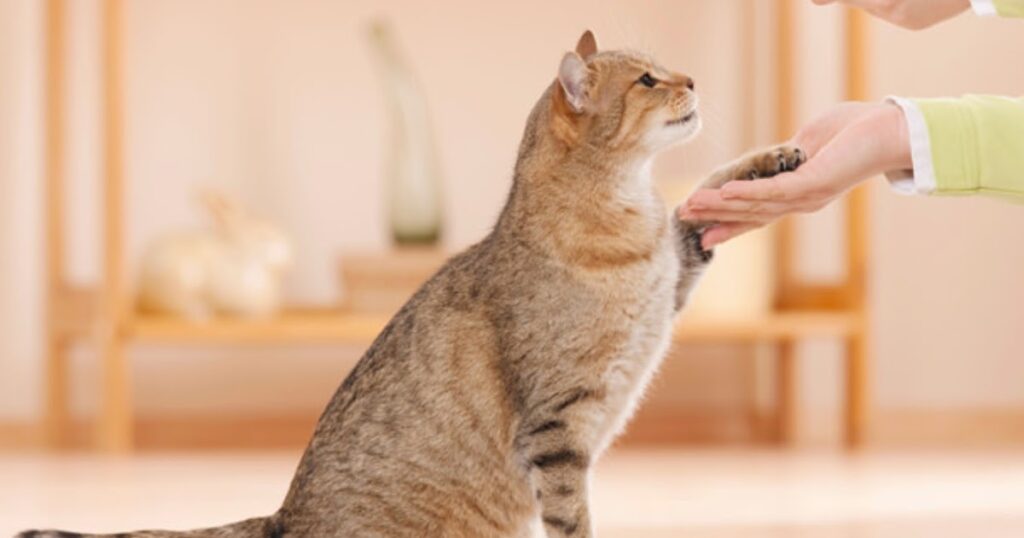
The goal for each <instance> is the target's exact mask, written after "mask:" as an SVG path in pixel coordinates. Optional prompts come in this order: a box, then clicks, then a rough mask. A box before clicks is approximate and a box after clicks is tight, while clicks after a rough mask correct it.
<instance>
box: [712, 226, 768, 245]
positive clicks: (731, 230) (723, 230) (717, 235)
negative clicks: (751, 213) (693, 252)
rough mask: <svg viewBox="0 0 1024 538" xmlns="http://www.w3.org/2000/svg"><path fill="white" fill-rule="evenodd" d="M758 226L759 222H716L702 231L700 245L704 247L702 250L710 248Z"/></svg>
mask: <svg viewBox="0 0 1024 538" xmlns="http://www.w3.org/2000/svg"><path fill="white" fill-rule="evenodd" d="M760 227H761V225H760V224H751V223H746V222H726V223H722V224H716V225H714V226H712V227H710V228H708V229H707V230H705V231H704V235H703V236H702V237H701V241H700V246H701V247H702V248H704V250H710V249H711V248H713V247H714V246H715V245H720V244H722V243H724V242H726V241H728V240H730V239H732V238H733V237H736V236H737V235H741V234H744V233H747V232H749V231H752V230H756V229H758V228H760Z"/></svg>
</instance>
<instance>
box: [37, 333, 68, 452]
mask: <svg viewBox="0 0 1024 538" xmlns="http://www.w3.org/2000/svg"><path fill="white" fill-rule="evenodd" d="M68 377H69V376H68V341H67V339H66V338H64V337H61V336H49V337H47V339H46V411H45V413H46V414H45V415H44V418H43V435H44V436H45V439H44V441H45V443H46V446H47V447H48V448H50V449H53V450H59V449H64V448H68V446H69V445H70V440H69V435H68V434H69V429H70V427H71V412H70V406H69V403H68Z"/></svg>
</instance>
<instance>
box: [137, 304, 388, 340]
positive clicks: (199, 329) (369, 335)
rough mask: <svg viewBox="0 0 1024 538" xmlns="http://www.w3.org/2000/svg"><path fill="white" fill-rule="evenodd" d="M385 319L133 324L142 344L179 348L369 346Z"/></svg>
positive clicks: (151, 319) (299, 316) (311, 315)
mask: <svg viewBox="0 0 1024 538" xmlns="http://www.w3.org/2000/svg"><path fill="white" fill-rule="evenodd" d="M387 321H388V318H387V317H386V316H370V315H358V314H348V313H345V312H341V311H337V310H327V309H324V310H312V309H303V310H287V311H285V312H283V313H281V314H280V315H278V316H276V317H273V318H269V319H230V318H215V319H211V320H209V321H202V322H199V321H189V320H185V319H179V318H173V317H166V316H152V315H141V314H140V315H138V316H136V317H135V318H134V319H133V320H132V321H131V322H130V323H129V325H128V338H130V339H132V340H134V341H137V342H156V343H160V342H163V343H177V344H205V343H213V344H275V343H276V344H369V343H370V342H372V341H373V339H374V338H376V337H377V334H378V333H380V331H381V329H383V328H384V325H385V324H386V323H387Z"/></svg>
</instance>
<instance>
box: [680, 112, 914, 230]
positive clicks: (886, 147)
mask: <svg viewBox="0 0 1024 538" xmlns="http://www.w3.org/2000/svg"><path fill="white" fill-rule="evenodd" d="M789 144H790V145H794V146H796V147H798V148H800V149H802V150H803V151H804V152H805V153H806V154H807V156H808V160H807V162H806V163H804V164H803V166H801V167H800V168H798V169H797V170H796V171H795V172H790V173H784V174H780V175H777V176H775V177H772V178H766V179H756V180H752V181H750V180H736V181H730V182H728V183H726V184H725V185H723V186H722V187H721V188H720V189H700V190H698V191H696V192H694V193H693V195H691V196H690V198H689V199H688V200H687V201H686V202H685V203H684V204H683V205H681V206H680V209H679V217H680V218H683V219H686V220H698V221H708V222H716V223H717V224H715V225H713V226H711V227H710V228H708V229H707V231H705V232H704V238H703V247H704V248H705V249H710V248H711V247H713V246H715V245H716V244H719V243H722V242H723V241H726V240H728V239H731V238H732V237H735V236H737V235H740V234H742V233H744V232H748V231H750V230H753V229H756V228H760V227H762V226H765V225H767V224H769V223H771V222H774V221H775V220H777V219H779V218H781V217H783V216H785V215H787V214H790V213H810V212H814V211H817V210H819V209H821V208H822V207H824V206H825V205H827V204H828V203H829V202H831V201H832V200H834V199H835V198H837V197H839V196H840V195H842V194H843V193H844V192H845V191H846V190H848V189H849V188H850V187H853V186H854V185H856V184H857V183H859V182H861V181H863V180H865V179H867V178H869V177H872V176H874V175H877V174H879V173H882V172H888V171H892V170H903V169H910V168H912V163H911V156H910V140H909V135H908V133H907V127H906V120H905V119H904V117H903V111H902V110H901V109H900V108H899V107H898V106H896V105H895V104H891V103H844V104H841V105H838V106H836V107H834V108H833V109H831V110H830V111H828V112H827V113H825V114H824V115H822V116H820V117H819V118H817V119H816V120H814V121H812V122H811V123H809V124H807V125H806V126H805V127H804V128H803V129H801V130H800V132H799V133H797V135H796V136H795V137H794V138H793V140H791V141H790V142H789Z"/></svg>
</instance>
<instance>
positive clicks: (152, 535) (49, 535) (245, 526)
mask: <svg viewBox="0 0 1024 538" xmlns="http://www.w3.org/2000/svg"><path fill="white" fill-rule="evenodd" d="M283 536H284V529H283V528H282V526H281V524H280V523H279V522H278V521H277V518H275V517H257V518H253V519H247V520H245V521H239V522H238V523H232V524H230V525H225V526H223V527H212V528H209V529H197V530H192V531H135V532H121V533H116V534H85V533H79V532H67V531H55V530H32V531H24V532H22V533H21V534H18V535H17V536H16V537H15V538H282V537H283Z"/></svg>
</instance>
